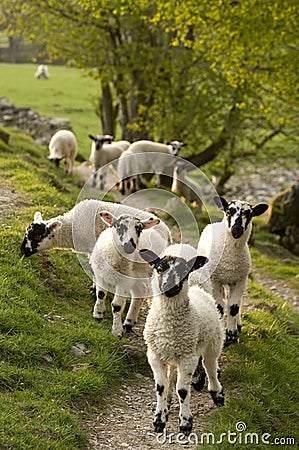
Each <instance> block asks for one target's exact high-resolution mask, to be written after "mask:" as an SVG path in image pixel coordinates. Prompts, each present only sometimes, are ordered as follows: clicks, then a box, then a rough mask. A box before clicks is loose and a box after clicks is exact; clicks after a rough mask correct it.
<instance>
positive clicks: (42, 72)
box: [34, 64, 50, 80]
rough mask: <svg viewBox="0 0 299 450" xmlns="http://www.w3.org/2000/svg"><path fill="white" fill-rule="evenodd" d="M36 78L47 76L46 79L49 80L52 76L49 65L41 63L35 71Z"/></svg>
mask: <svg viewBox="0 0 299 450" xmlns="http://www.w3.org/2000/svg"><path fill="white" fill-rule="evenodd" d="M34 78H36V79H37V80H39V79H40V78H45V79H46V80H48V79H49V78H50V73H49V69H48V66H47V65H46V64H40V65H39V66H38V67H37V69H36V71H35V73H34Z"/></svg>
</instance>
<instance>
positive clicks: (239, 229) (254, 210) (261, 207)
mask: <svg viewBox="0 0 299 450" xmlns="http://www.w3.org/2000/svg"><path fill="white" fill-rule="evenodd" d="M214 201H215V203H216V205H217V206H218V208H219V209H222V210H223V211H224V212H225V214H226V218H227V224H228V228H229V230H230V231H231V234H232V236H233V237H234V238H235V239H239V238H240V237H241V236H243V234H244V233H245V231H246V230H247V228H248V225H249V224H250V222H251V220H252V217H256V216H260V215H261V214H264V212H265V211H267V209H268V207H269V205H267V203H258V204H257V205H255V206H251V205H250V204H249V203H247V202H242V201H241V200H233V201H231V202H227V201H226V200H225V198H223V197H215V198H214Z"/></svg>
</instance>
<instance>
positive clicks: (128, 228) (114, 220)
mask: <svg viewBox="0 0 299 450" xmlns="http://www.w3.org/2000/svg"><path fill="white" fill-rule="evenodd" d="M100 216H101V218H102V220H103V222H104V223H105V224H106V225H108V226H109V227H113V232H114V242H115V244H116V246H117V247H118V248H122V249H123V250H124V252H125V253H127V254H128V255H129V254H131V253H133V252H134V251H135V250H136V248H137V245H138V241H139V237H140V235H141V233H142V231H143V230H147V229H149V228H152V227H154V226H155V225H157V224H158V223H159V222H160V219H157V218H153V217H150V218H148V219H144V220H141V219H139V218H138V217H135V216H131V215H129V214H122V215H120V216H119V217H116V216H114V215H113V214H111V213H110V212H108V211H101V213H100Z"/></svg>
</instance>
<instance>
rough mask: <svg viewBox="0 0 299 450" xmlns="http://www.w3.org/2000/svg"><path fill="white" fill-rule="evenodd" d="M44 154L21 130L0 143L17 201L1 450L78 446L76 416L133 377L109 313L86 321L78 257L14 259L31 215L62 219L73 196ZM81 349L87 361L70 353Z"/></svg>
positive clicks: (6, 313)
mask: <svg viewBox="0 0 299 450" xmlns="http://www.w3.org/2000/svg"><path fill="white" fill-rule="evenodd" d="M42 155H43V152H41V148H40V147H38V146H36V145H35V144H34V143H33V141H32V140H31V139H30V138H28V137H27V136H24V135H23V134H22V133H20V132H15V131H13V132H12V135H11V146H10V147H6V146H4V145H3V144H1V146H0V179H1V186H5V187H6V189H12V190H13V191H14V193H17V194H19V206H18V207H16V208H15V210H11V209H9V210H8V211H7V214H6V216H5V217H2V215H1V221H0V223H1V226H0V245H1V254H0V264H1V281H0V404H1V411H0V423H1V427H0V448H1V449H2V448H12V449H14V450H25V449H36V448H40V449H55V450H57V449H59V450H63V449H68V450H69V449H80V448H85V446H86V442H87V436H86V433H85V431H84V426H83V424H82V418H83V416H84V414H83V413H82V412H81V411H82V410H83V409H86V410H88V409H90V408H91V407H92V405H93V404H95V405H97V407H99V403H101V402H103V398H104V397H105V395H106V394H107V391H108V392H109V390H110V389H114V388H115V386H117V385H119V384H120V383H121V380H122V379H123V377H124V376H125V375H126V374H127V373H128V371H129V370H131V363H130V362H129V360H128V358H127V357H126V356H125V355H124V353H123V351H122V350H121V343H120V342H119V340H118V339H116V338H114V337H113V336H112V335H111V332H110V327H111V316H110V315H109V311H108V315H107V318H106V321H104V323H103V324H102V325H99V324H98V323H96V322H94V321H93V320H92V318H91V309H92V306H93V301H92V299H91V297H90V295H89V286H90V284H91V280H89V279H88V277H87V276H86V274H85V273H84V271H83V270H82V269H81V267H80V266H79V262H78V259H77V257H76V256H75V255H74V254H72V253H70V252H63V251H53V252H48V253H42V254H37V255H34V256H32V257H31V258H24V257H22V256H21V254H20V244H21V242H22V239H23V235H24V231H25V228H26V226H27V225H28V223H30V222H31V221H32V217H33V213H34V211H35V210H36V209H40V210H41V211H42V212H43V213H44V214H45V216H46V217H52V216H54V215H56V214H59V213H62V212H64V211H66V210H67V209H69V208H71V207H72V206H73V205H74V204H75V202H76V198H77V196H78V194H79V190H80V182H79V180H78V179H76V178H75V177H65V175H64V174H63V170H62V169H61V170H59V171H57V170H56V169H55V167H54V166H52V164H50V163H49V162H48V161H47V160H46V159H45V158H44V157H43V156H42ZM20 199H22V200H20ZM74 274H76V276H74ZM78 342H79V343H83V344H84V345H85V346H86V348H87V351H88V353H87V354H88V356H86V357H84V358H77V357H75V356H74V355H73V353H72V351H71V349H72V346H74V345H75V344H76V343H78ZM5 446H7V447H5Z"/></svg>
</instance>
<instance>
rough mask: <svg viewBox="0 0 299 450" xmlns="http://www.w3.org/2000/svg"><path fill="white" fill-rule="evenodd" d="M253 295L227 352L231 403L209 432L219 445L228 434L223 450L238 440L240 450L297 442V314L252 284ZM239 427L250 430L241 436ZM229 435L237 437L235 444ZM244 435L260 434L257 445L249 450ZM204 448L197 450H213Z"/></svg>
mask: <svg viewBox="0 0 299 450" xmlns="http://www.w3.org/2000/svg"><path fill="white" fill-rule="evenodd" d="M249 293H250V297H251V298H252V302H251V303H250V307H251V309H250V310H249V311H247V312H244V313H243V322H244V327H243V331H242V333H241V335H240V342H239V343H238V345H234V346H231V347H230V348H228V349H227V350H225V351H224V357H223V359H224V361H225V370H224V373H223V377H222V383H223V385H224V387H225V390H226V392H227V394H228V396H229V398H228V401H227V404H226V406H225V407H224V408H222V409H218V410H217V411H216V412H215V413H213V417H212V423H213V425H212V426H211V425H210V427H209V428H208V430H207V432H209V433H213V436H214V438H215V442H217V440H219V439H220V436H221V434H222V433H226V435H223V442H222V443H221V445H220V444H219V448H221V449H230V448H232V444H233V442H232V441H231V440H233V439H235V438H236V439H237V441H236V442H235V443H234V445H233V448H236V449H244V448H261V449H266V448H269V444H266V443H263V442H262V436H263V434H264V436H265V433H268V434H269V435H271V436H268V437H266V439H268V440H269V442H270V443H274V440H275V439H279V438H287V437H289V438H294V439H295V442H297V443H298V441H299V434H298V419H299V417H298V408H297V405H298V401H299V398H298V396H299V395H298V394H299V383H298V327H299V318H298V314H296V315H294V313H293V311H291V310H290V309H289V308H288V307H287V306H285V305H284V304H283V302H281V301H279V300H277V299H276V298H274V297H273V296H272V295H271V294H270V293H269V291H267V290H266V289H264V288H261V286H259V285H256V284H255V283H254V282H251V283H250V285H249ZM238 422H243V423H245V424H246V430H244V431H243V432H238V431H237V429H236V425H237V423H238ZM229 431H230V432H231V433H235V435H231V436H230V439H231V440H229V436H228V432H229ZM246 433H256V435H257V436H258V437H256V436H255V437H254V439H255V441H254V442H255V443H257V442H258V445H253V446H252V447H247V446H246V442H245V439H249V438H250V436H249V435H247V438H246ZM211 439H212V437H211ZM256 439H258V441H256ZM204 442H205V445H203V446H200V447H199V448H210V446H209V445H207V441H206V440H205V441H204ZM210 442H212V441H210ZM249 442H250V441H249ZM272 445H273V444H272ZM215 448H216V447H215ZM280 448H296V446H295V445H294V446H293V447H292V446H283V445H281V446H280Z"/></svg>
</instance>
